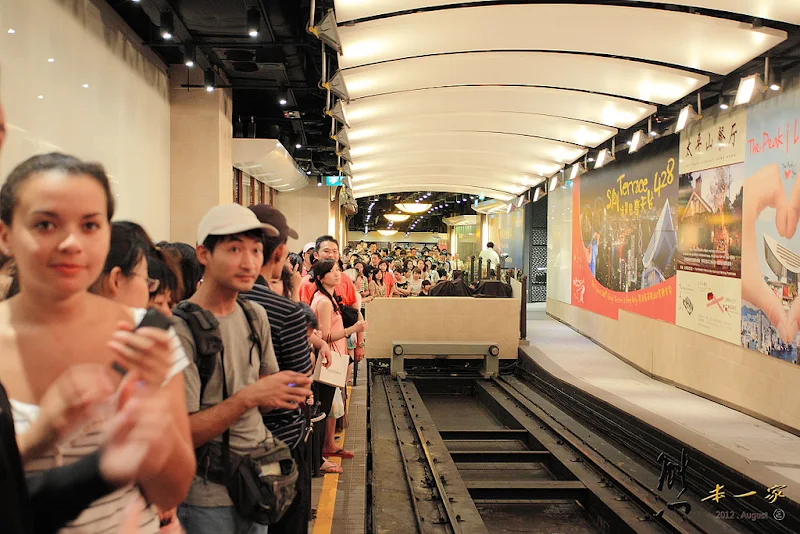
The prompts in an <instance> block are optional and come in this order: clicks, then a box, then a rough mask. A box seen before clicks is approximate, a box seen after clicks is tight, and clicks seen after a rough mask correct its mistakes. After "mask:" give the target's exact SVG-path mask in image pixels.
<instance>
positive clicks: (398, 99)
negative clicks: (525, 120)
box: [345, 86, 656, 129]
mask: <svg viewBox="0 0 800 534" xmlns="http://www.w3.org/2000/svg"><path fill="white" fill-rule="evenodd" d="M345 109H346V113H347V119H348V120H349V121H350V124H351V125H352V126H353V127H354V128H356V127H358V126H359V125H361V124H362V123H365V122H371V121H379V120H382V119H389V118H394V117H398V116H403V117H413V116H417V115H427V114H430V113H456V112H462V111H472V112H485V111H499V112H503V111H505V112H508V111H511V112H517V113H536V114H542V115H554V116H558V117H566V118H570V119H577V120H582V121H588V122H594V123H597V124H605V125H606V126H612V127H615V128H622V129H627V128H630V127H631V126H633V125H634V124H636V123H637V122H639V121H641V120H642V119H644V118H646V117H648V116H650V115H652V114H654V113H655V112H656V107H655V106H651V105H649V104H643V103H641V102H636V101H633V100H627V99H624V98H616V97H612V96H605V95H598V94H594V93H585V92H581V91H569V90H565V89H552V88H549V87H521V86H514V87H500V86H459V87H438V88H434V89H426V90H422V91H411V92H404V93H394V94H388V95H381V96H374V97H369V98H361V99H358V100H353V101H351V102H350V104H347V105H345Z"/></svg>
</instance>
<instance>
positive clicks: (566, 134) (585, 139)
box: [347, 111, 617, 148]
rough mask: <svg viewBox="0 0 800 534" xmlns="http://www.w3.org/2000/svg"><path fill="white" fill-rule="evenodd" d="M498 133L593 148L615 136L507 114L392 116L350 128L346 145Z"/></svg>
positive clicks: (594, 127) (585, 125) (582, 125)
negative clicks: (451, 134)
mask: <svg viewBox="0 0 800 534" xmlns="http://www.w3.org/2000/svg"><path fill="white" fill-rule="evenodd" d="M475 131H482V132H498V133H508V134H513V135H524V136H529V137H542V138H545V139H553V140H556V141H563V142H565V143H572V144H576V145H581V146H586V147H590V148H594V147H596V146H597V145H599V144H600V143H602V142H604V141H607V140H608V139H610V138H611V137H613V136H614V135H616V134H617V129H616V128H609V127H608V126H602V125H599V124H594V123H589V122H583V121H577V120H574V119H565V118H563V117H553V116H551V115H538V114H532V113H513V112H509V111H484V112H475V113H470V112H464V113H433V114H430V115H416V116H414V117H407V116H403V115H400V116H395V117H392V118H386V119H382V120H375V121H369V122H366V123H362V124H360V125H358V126H353V127H352V128H350V129H349V130H348V131H347V139H348V140H349V141H350V146H351V147H355V146H358V144H360V143H365V142H369V141H370V140H371V139H376V138H383V137H387V136H397V135H409V134H414V133H430V132H475Z"/></svg>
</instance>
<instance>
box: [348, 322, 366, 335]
mask: <svg viewBox="0 0 800 534" xmlns="http://www.w3.org/2000/svg"><path fill="white" fill-rule="evenodd" d="M368 326H369V324H368V323H367V321H365V320H364V319H361V320H360V321H358V322H357V323H356V324H354V325H353V326H351V327H350V328H351V329H352V330H353V331H352V332H351V335H352V334H358V333H361V332H365V331H366V330H367V327H368Z"/></svg>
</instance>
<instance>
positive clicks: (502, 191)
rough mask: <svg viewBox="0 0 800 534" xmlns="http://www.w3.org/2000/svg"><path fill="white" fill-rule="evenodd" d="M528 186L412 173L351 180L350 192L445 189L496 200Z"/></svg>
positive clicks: (512, 194)
mask: <svg viewBox="0 0 800 534" xmlns="http://www.w3.org/2000/svg"><path fill="white" fill-rule="evenodd" d="M527 190H528V187H525V186H515V185H508V184H499V185H498V184H493V183H489V182H487V181H486V180H485V179H483V178H482V177H481V176H461V175H460V176H458V177H456V178H455V179H454V177H452V176H415V177H410V178H406V177H404V176H397V177H396V178H395V179H393V180H391V181H387V182H380V183H374V184H369V185H356V184H353V196H355V197H356V198H361V197H366V196H371V195H381V194H384V193H416V192H419V191H439V192H448V193H466V194H471V195H476V194H477V195H481V194H482V195H486V196H487V197H489V198H497V199H499V200H511V199H512V198H514V197H515V196H517V195H521V194H522V193H524V192H525V191H527Z"/></svg>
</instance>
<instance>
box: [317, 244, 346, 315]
mask: <svg viewBox="0 0 800 534" xmlns="http://www.w3.org/2000/svg"><path fill="white" fill-rule="evenodd" d="M326 241H327V240H326ZM335 265H338V264H337V263H336V262H335V261H333V260H330V259H328V260H319V261H317V262H316V263H315V264H314V265H313V267H311V278H312V279H313V280H314V285H316V286H317V291H319V292H321V293H322V294H323V295H325V296H326V297H328V299H330V301H331V304H333V311H334V312H336V313H339V307H340V304H339V300H340V299H339V296H338V295H336V298H334V297H333V295H331V294H330V293H328V290H327V289H325V286H323V285H322V279H323V278H325V275H326V274H328V273H329V272H331V271H332V270H333V267H334V266H335ZM334 294H335V293H334Z"/></svg>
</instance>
